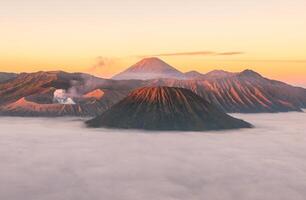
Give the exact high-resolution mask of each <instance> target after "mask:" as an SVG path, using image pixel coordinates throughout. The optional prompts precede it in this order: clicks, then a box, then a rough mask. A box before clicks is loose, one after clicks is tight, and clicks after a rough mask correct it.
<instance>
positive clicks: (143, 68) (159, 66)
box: [112, 57, 184, 80]
mask: <svg viewBox="0 0 306 200" xmlns="http://www.w3.org/2000/svg"><path fill="white" fill-rule="evenodd" d="M157 78H173V79H183V78H184V73H182V72H180V71H178V70H177V69H175V68H174V67H172V66H170V65H168V64H167V63H165V62H164V61H162V60H160V59H159V58H154V57H153V58H145V59H142V60H141V61H139V62H138V63H136V64H134V65H133V66H131V67H129V68H128V69H126V70H125V71H123V72H121V73H119V74H117V75H115V76H114V77H113V78H112V79H116V80H131V79H139V80H148V79H157Z"/></svg>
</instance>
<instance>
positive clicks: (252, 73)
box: [240, 69, 261, 77]
mask: <svg viewBox="0 0 306 200" xmlns="http://www.w3.org/2000/svg"><path fill="white" fill-rule="evenodd" d="M240 75H243V76H249V77H261V75H260V74H259V73H257V72H255V71H253V70H251V69H246V70H244V71H242V72H240Z"/></svg>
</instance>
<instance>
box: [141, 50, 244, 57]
mask: <svg viewBox="0 0 306 200" xmlns="http://www.w3.org/2000/svg"><path fill="white" fill-rule="evenodd" d="M240 54H244V52H240V51H231V52H214V51H193V52H176V53H162V54H153V55H145V56H139V57H152V56H157V57H167V56H233V55H240Z"/></svg>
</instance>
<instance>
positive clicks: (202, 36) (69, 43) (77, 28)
mask: <svg viewBox="0 0 306 200" xmlns="http://www.w3.org/2000/svg"><path fill="white" fill-rule="evenodd" d="M305 10H306V1H305V0H290V1H289V0H286V1H285V0H256V1H254V0H252V1H251V0H188V1H187V0H185V1H183V0H168V1H160V0H156V1H151V0H150V1H149V0H131V1H124V0H112V1H104V0H82V1H81V0H61V1H59V0H1V1H0V26H1V31H0V71H16V72H21V71H38V70H65V71H84V72H91V73H94V74H97V75H100V76H104V77H109V76H111V75H112V74H114V73H117V72H119V71H121V70H123V69H125V68H126V67H128V66H130V65H132V64H133V63H134V62H136V61H138V60H139V59H140V58H141V57H145V56H159V57H160V58H161V59H163V60H165V61H166V62H168V63H169V64H171V65H173V66H175V67H176V68H178V69H179V70H181V71H183V72H185V71H189V70H198V71H200V72H207V71H210V70H212V69H224V70H229V71H241V70H243V69H245V68H250V69H253V70H256V71H258V72H260V73H262V74H263V75H265V76H268V77H271V78H274V79H280V80H283V81H287V82H290V83H293V84H297V85H304V86H306V12H305ZM205 52H213V53H205ZM232 52H233V53H232Z"/></svg>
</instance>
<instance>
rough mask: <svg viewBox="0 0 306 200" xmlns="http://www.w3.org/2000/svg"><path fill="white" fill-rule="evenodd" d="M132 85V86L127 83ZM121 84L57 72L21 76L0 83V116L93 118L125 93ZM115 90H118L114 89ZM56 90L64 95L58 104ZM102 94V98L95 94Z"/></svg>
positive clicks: (87, 76) (85, 75)
mask: <svg viewBox="0 0 306 200" xmlns="http://www.w3.org/2000/svg"><path fill="white" fill-rule="evenodd" d="M130 84H131V85H132V86H133V84H132V83H130ZM126 87H129V86H126V84H125V83H122V85H121V83H118V84H116V83H114V84H113V81H111V80H105V79H100V78H97V77H93V76H90V75H87V74H82V73H66V72H61V71H53V72H36V73H22V74H20V75H18V76H17V77H16V78H15V79H14V80H12V81H9V82H6V83H3V84H0V97H1V98H0V114H1V115H13V116H65V115H69V116H95V115H97V114H100V113H101V112H103V111H104V110H106V109H107V108H109V107H110V106H111V105H113V104H114V103H116V102H117V101H119V100H121V99H122V98H124V97H125V96H126V95H127V93H128V92H129V91H126V90H125V89H124V88H126ZM117 88H119V89H118V90H117ZM56 91H61V93H63V92H64V94H61V95H64V97H62V98H64V99H68V98H69V99H71V100H72V101H71V102H73V103H68V104H67V103H65V104H63V103H61V101H58V100H56V99H55V93H56ZM99 92H100V93H101V94H102V93H103V95H101V94H100V96H99V94H98V93H99Z"/></svg>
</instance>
